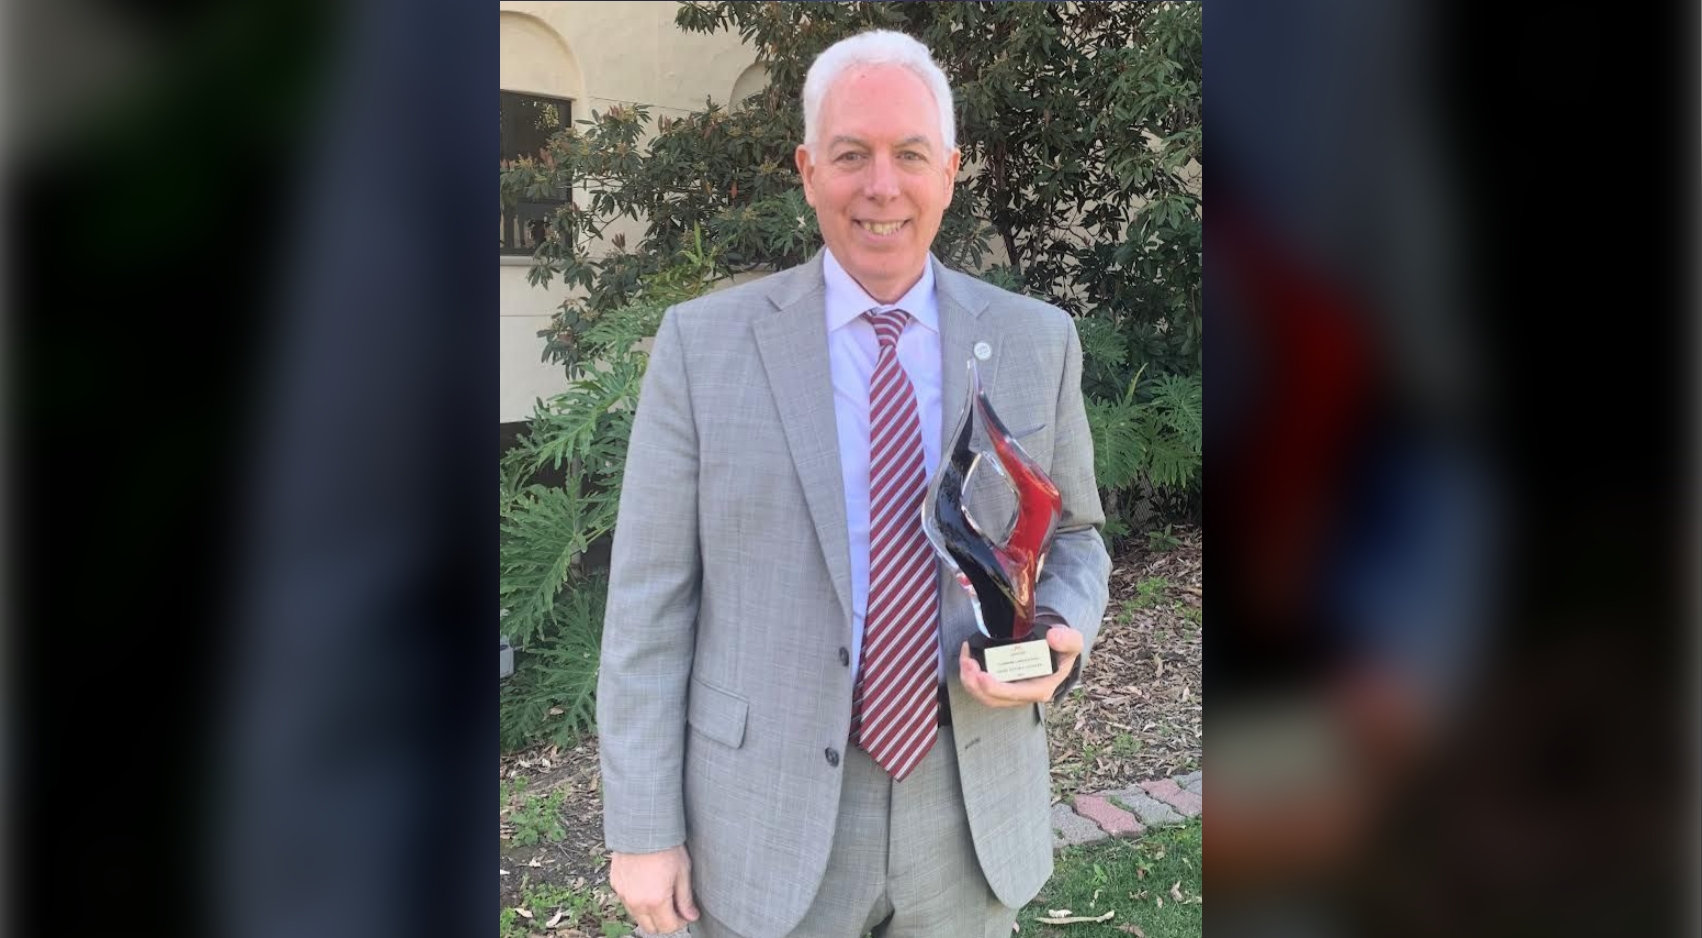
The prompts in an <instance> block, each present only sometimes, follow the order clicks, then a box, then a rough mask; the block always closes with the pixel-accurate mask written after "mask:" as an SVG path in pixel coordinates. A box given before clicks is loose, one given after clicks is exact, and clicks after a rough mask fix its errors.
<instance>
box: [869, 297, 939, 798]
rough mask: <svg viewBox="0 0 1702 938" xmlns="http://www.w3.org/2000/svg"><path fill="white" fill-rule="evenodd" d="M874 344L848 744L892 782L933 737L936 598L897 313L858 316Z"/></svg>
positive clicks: (902, 316) (918, 441) (916, 426)
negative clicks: (865, 555)
mask: <svg viewBox="0 0 1702 938" xmlns="http://www.w3.org/2000/svg"><path fill="white" fill-rule="evenodd" d="M864 315H865V316H867V317H868V319H869V321H870V322H871V323H873V324H874V327H875V336H876V337H877V338H879V339H880V356H879V357H878V358H877V359H876V360H875V374H874V378H873V379H871V380H870V382H869V601H868V609H867V612H866V613H865V615H864V618H863V654H862V669H861V673H860V675H859V680H858V684H857V696H856V699H855V700H854V701H853V704H852V713H853V718H852V734H851V738H852V739H853V740H854V741H856V744H857V745H858V746H860V747H862V749H863V751H864V752H867V753H868V754H869V756H870V757H871V758H873V759H874V760H875V763H876V764H877V765H879V766H880V767H881V768H882V769H885V770H886V772H887V774H889V775H891V776H892V778H893V781H903V780H904V779H905V777H906V776H908V775H909V774H910V772H911V771H912V770H913V769H915V768H916V766H917V765H918V764H919V763H921V761H922V757H923V756H925V755H927V754H928V750H929V749H930V748H932V747H933V745H934V739H935V737H937V736H938V735H939V698H938V696H937V695H938V690H939V666H938V660H939V659H938V656H939V637H938V633H939V622H938V618H939V592H938V579H937V576H936V569H937V568H936V567H935V560H934V552H933V549H932V548H931V547H930V546H929V544H928V539H927V536H926V535H925V534H923V533H922V511H921V507H922V497H923V495H924V494H925V492H926V490H927V468H926V467H925V466H924V465H923V461H922V428H921V422H920V420H919V419H918V417H917V414H916V391H915V389H914V388H913V387H911V384H910V377H909V376H908V375H906V374H905V373H904V367H903V366H902V365H900V364H899V363H898V336H899V334H900V333H902V332H903V331H904V324H905V323H906V322H907V321H908V320H909V318H910V316H909V314H908V313H906V312H904V311H903V310H901V309H899V310H891V311H889V312H885V313H877V312H874V311H870V312H868V313H865V314H864Z"/></svg>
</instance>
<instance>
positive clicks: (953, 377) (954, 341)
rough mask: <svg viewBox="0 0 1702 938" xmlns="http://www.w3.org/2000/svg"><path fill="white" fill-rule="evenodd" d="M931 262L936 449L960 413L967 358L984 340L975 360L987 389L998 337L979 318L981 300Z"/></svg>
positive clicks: (945, 444)
mask: <svg viewBox="0 0 1702 938" xmlns="http://www.w3.org/2000/svg"><path fill="white" fill-rule="evenodd" d="M931 263H933V264H934V283H935V292H936V294H937V295H938V297H939V305H940V408H941V414H940V452H941V454H942V455H941V458H942V459H943V458H945V457H944V455H943V454H945V453H947V452H949V451H950V449H949V447H950V445H951V434H952V431H953V430H955V429H956V428H957V419H958V417H960V416H962V414H963V406H964V402H965V401H966V400H967V399H968V397H969V362H970V359H974V358H976V355H975V346H976V345H977V344H979V343H983V342H984V343H986V344H987V348H988V350H989V353H990V354H988V356H987V357H986V358H985V359H979V360H977V361H976V365H977V366H978V367H979V368H980V371H981V384H982V385H983V386H984V387H986V388H988V389H989V390H991V388H992V387H993V383H994V380H995V377H996V374H997V371H998V366H999V337H998V336H997V335H994V334H993V333H992V331H991V330H989V329H987V328H986V325H987V324H986V323H985V322H984V321H983V320H982V316H981V314H982V312H983V311H984V310H985V309H986V306H985V304H983V303H980V302H979V301H977V300H976V299H975V298H974V297H973V296H971V295H970V294H969V293H968V292H967V291H965V290H963V288H962V284H960V283H958V282H957V280H956V278H958V277H962V276H966V275H964V274H958V273H954V272H952V271H949V270H947V269H946V268H945V267H943V266H942V265H941V264H940V263H939V262H938V261H931Z"/></svg>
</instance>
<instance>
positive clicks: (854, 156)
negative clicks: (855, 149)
mask: <svg viewBox="0 0 1702 938" xmlns="http://www.w3.org/2000/svg"><path fill="white" fill-rule="evenodd" d="M862 158H863V154H861V153H841V154H839V156H838V157H836V159H837V160H838V161H839V162H841V163H849V162H851V161H852V160H860V159H862Z"/></svg>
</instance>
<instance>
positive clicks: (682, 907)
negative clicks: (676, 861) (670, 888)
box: [674, 865, 697, 922]
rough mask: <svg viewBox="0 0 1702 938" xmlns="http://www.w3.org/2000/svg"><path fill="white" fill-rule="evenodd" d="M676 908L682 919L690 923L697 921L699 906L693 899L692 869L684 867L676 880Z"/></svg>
mask: <svg viewBox="0 0 1702 938" xmlns="http://www.w3.org/2000/svg"><path fill="white" fill-rule="evenodd" d="M674 908H675V910H677V911H678V912H679V914H680V918H683V919H685V920H686V921H688V922H695V921H697V904H696V903H695V902H692V899H691V867H689V866H684V865H682V866H681V867H680V872H679V875H678V876H677V877H675V879H674Z"/></svg>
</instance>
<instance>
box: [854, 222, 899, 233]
mask: <svg viewBox="0 0 1702 938" xmlns="http://www.w3.org/2000/svg"><path fill="white" fill-rule="evenodd" d="M857 224H859V225H861V226H862V227H863V230H864V231H867V232H869V233H870V234H875V235H889V234H892V233H893V232H895V231H897V230H898V229H900V228H903V227H904V226H905V225H906V224H907V222H902V221H880V222H876V221H859V222H857Z"/></svg>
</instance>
